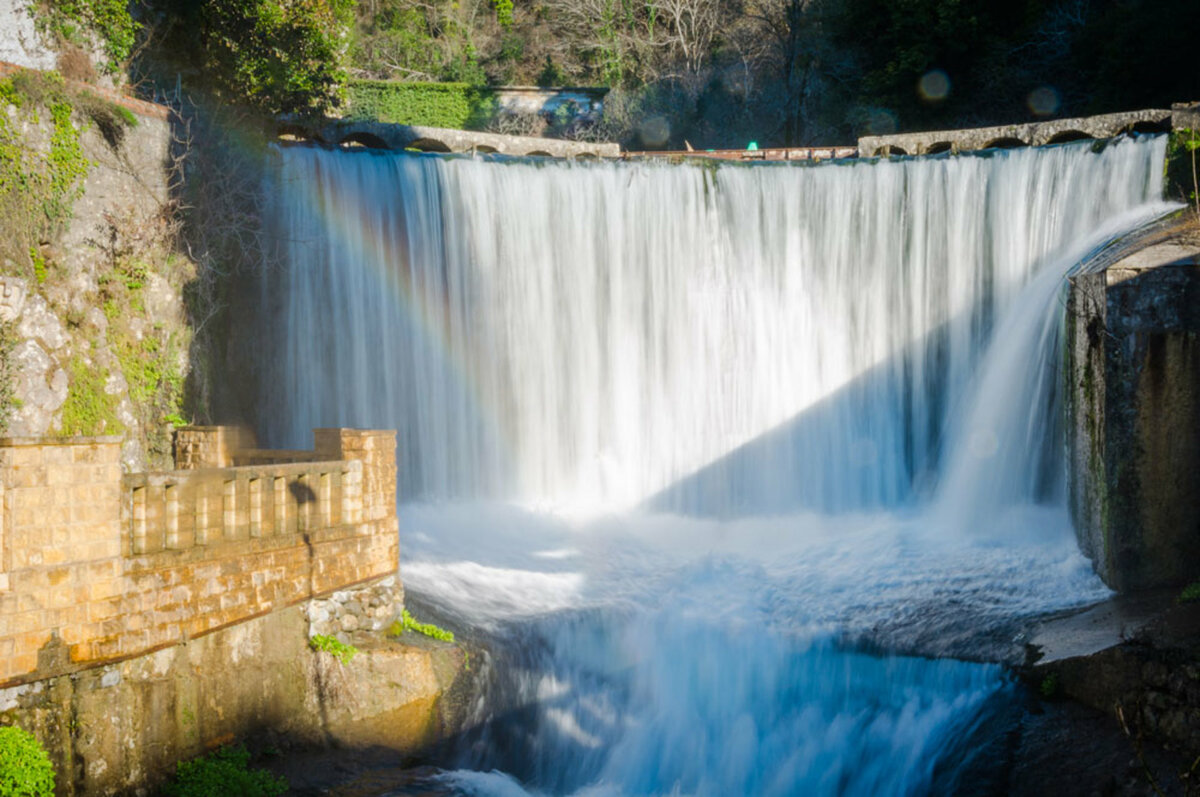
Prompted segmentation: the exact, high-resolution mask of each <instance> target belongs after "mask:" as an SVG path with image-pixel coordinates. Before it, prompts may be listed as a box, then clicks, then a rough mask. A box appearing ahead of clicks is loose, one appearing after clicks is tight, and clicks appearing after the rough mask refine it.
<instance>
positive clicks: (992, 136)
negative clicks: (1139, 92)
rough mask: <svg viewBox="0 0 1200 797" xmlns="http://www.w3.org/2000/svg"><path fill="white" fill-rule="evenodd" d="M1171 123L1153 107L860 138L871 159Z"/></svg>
mask: <svg viewBox="0 0 1200 797" xmlns="http://www.w3.org/2000/svg"><path fill="white" fill-rule="evenodd" d="M1171 124H1172V112H1171V111H1169V110H1165V109H1158V108H1152V109H1148V110H1143V111H1127V112H1123V113H1110V114H1101V115H1099V116H1088V117H1084V118H1080V119H1052V120H1049V121H1046V122H1030V123H1027V124H1019V125H1002V126H999V127H977V128H968V129H964V130H934V131H929V132H923V133H900V134H896V135H887V136H864V137H862V138H860V139H859V140H858V155H859V157H861V158H871V157H876V156H879V155H888V154H893V155H896V154H900V155H925V154H933V153H936V152H966V151H968V150H976V149H986V148H988V147H1010V146H1027V147H1030V146H1032V147H1039V146H1042V145H1044V144H1053V143H1056V142H1058V141H1069V140H1073V139H1075V138H1111V137H1113V136H1116V135H1119V134H1121V133H1124V132H1126V131H1134V130H1136V131H1143V130H1154V131H1164V130H1169V129H1171Z"/></svg>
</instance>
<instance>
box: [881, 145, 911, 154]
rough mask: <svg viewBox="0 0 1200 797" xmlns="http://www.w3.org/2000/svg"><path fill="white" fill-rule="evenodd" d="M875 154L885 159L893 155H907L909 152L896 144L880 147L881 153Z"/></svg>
mask: <svg viewBox="0 0 1200 797" xmlns="http://www.w3.org/2000/svg"><path fill="white" fill-rule="evenodd" d="M875 154H876V155H883V156H884V157H887V156H891V155H907V154H908V150H906V149H905V148H904V147H901V146H897V145H896V144H885V145H884V146H882V147H880V148H879V151H878V152H876V153H875Z"/></svg>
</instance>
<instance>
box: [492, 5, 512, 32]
mask: <svg viewBox="0 0 1200 797" xmlns="http://www.w3.org/2000/svg"><path fill="white" fill-rule="evenodd" d="M492 5H493V6H495V8H496V21H497V22H499V23H500V27H502V28H504V29H505V30H508V29H509V28H511V27H512V25H513V0H492Z"/></svg>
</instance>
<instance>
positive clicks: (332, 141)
mask: <svg viewBox="0 0 1200 797" xmlns="http://www.w3.org/2000/svg"><path fill="white" fill-rule="evenodd" d="M280 134H281V135H291V136H293V137H296V138H300V139H307V140H312V141H315V142H317V143H319V144H324V145H326V146H365V147H372V148H376V149H389V150H406V149H416V150H421V151H423V152H478V153H484V154H490V153H495V154H499V155H513V156H541V157H548V158H617V157H620V155H621V148H620V145H618V144H615V143H603V142H588V141H565V140H563V139H554V138H535V137H532V136H505V135H499V134H497V133H479V132H475V131H472V130H451V129H448V128H441V127H424V126H420V125H402V124H392V123H388V122H372V121H350V120H339V121H336V122H331V123H329V124H327V125H324V126H323V127H321V128H319V129H317V130H315V131H314V130H305V129H303V128H299V127H285V128H283V129H281V130H280Z"/></svg>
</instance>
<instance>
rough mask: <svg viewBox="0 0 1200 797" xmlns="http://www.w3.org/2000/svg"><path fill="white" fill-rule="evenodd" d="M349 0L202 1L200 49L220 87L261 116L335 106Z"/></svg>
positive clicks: (351, 10)
mask: <svg viewBox="0 0 1200 797" xmlns="http://www.w3.org/2000/svg"><path fill="white" fill-rule="evenodd" d="M353 14H354V0H205V3H204V8H203V19H204V31H203V38H204V42H203V43H204V47H205V54H206V61H207V64H208V66H209V67H210V71H211V74H212V75H213V76H214V77H215V79H216V80H217V82H218V83H219V84H220V85H221V86H222V87H223V88H224V89H225V90H226V91H228V92H230V93H231V94H233V95H234V96H236V97H239V98H241V99H242V100H244V101H245V102H247V103H248V104H250V105H253V106H255V107H257V108H259V109H260V110H263V111H266V112H267V113H294V114H302V115H305V114H315V113H322V112H325V111H327V110H329V109H330V108H332V107H333V106H335V105H336V104H337V100H338V91H339V87H340V86H341V84H342V83H343V82H344V80H345V73H344V71H343V69H342V57H343V55H344V54H345V51H346V47H347V44H348V41H349V39H348V34H349V28H350V24H351V22H352V21H353Z"/></svg>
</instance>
